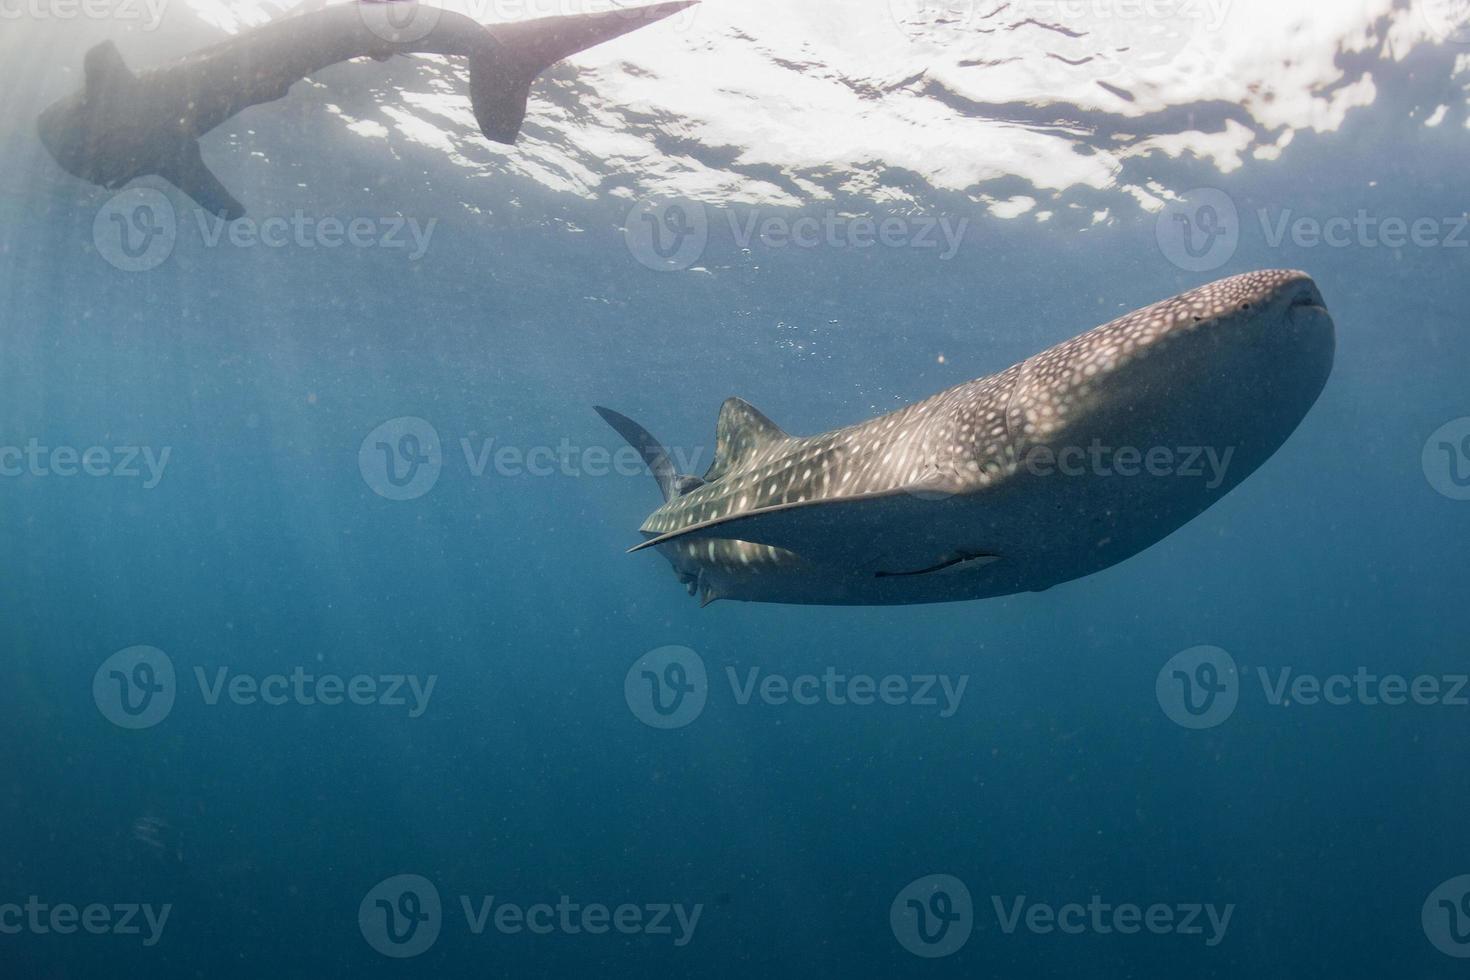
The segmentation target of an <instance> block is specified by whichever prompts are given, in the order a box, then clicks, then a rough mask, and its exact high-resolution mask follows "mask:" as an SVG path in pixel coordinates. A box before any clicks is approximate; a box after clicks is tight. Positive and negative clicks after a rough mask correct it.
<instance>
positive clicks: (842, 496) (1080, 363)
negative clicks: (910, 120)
mask: <svg viewBox="0 0 1470 980" xmlns="http://www.w3.org/2000/svg"><path fill="white" fill-rule="evenodd" d="M1334 347H1335V340H1334V327H1333V322H1332V318H1331V316H1330V315H1329V314H1328V312H1327V310H1326V308H1325V306H1324V305H1323V301H1322V296H1321V293H1320V292H1318V290H1317V287H1316V285H1315V284H1314V283H1313V282H1312V280H1311V278H1309V277H1308V276H1307V275H1305V274H1304V273H1300V272H1291V271H1280V270H1277V271H1263V272H1253V273H1249V274H1246V275H1242V276H1236V277H1234V278H1230V279H1223V280H1220V281H1219V282H1215V283H1212V284H1211V285H1208V286H1204V287H1202V288H1200V289H1196V290H1193V291H1191V292H1187V293H1184V294H1183V295H1180V296H1176V297H1174V298H1173V299H1169V300H1165V301H1163V302H1161V303H1157V304H1155V305H1153V306H1149V307H1146V308H1145V309H1141V310H1138V311H1137V312H1135V313H1130V314H1128V315H1127V316H1124V317H1122V318H1121V319H1118V320H1115V321H1113V322H1111V323H1108V324H1105V325H1103V326H1100V327H1097V328H1096V329H1094V330H1090V331H1088V332H1087V333H1084V334H1082V335H1080V336H1078V337H1074V338H1073V339H1071V340H1069V341H1067V342H1065V343H1063V344H1059V345H1058V346H1056V347H1053V348H1051V349H1050V350H1047V351H1045V352H1043V353H1041V354H1037V355H1036V356H1035V357H1032V358H1030V359H1028V360H1026V361H1023V362H1021V363H1020V364H1016V365H1014V366H1012V367H1010V368H1008V369H1006V370H1005V371H1002V372H1000V373H999V374H993V375H990V376H989V377H985V378H980V379H979V380H976V381H971V382H968V383H966V384H962V385H959V386H958V387H955V388H951V389H950V390H948V391H945V392H941V393H940V394H938V395H935V396H933V397H932V398H929V399H926V400H925V401H922V402H919V403H917V404H914V405H910V406H908V407H907V408H902V409H899V410H898V411H896V412H892V413H890V414H888V415H884V416H881V417H880V418H876V419H873V420H872V421H869V422H864V423H862V424H860V425H854V426H849V427H848V428H845V429H838V430H836V431H833V432H828V433H825V434H823V435H818V436H811V437H808V438H798V437H793V436H789V435H787V434H786V433H784V432H782V431H781V430H780V429H779V428H777V427H776V426H775V425H774V424H773V423H772V422H771V421H770V420H769V419H767V418H766V417H765V416H763V415H761V414H760V413H759V412H757V411H756V410H755V409H754V408H752V407H750V406H749V405H748V404H746V403H745V402H743V401H741V400H739V399H733V398H732V399H730V400H729V401H727V402H726V403H725V405H724V407H723V408H722V409H721V412H720V417H719V421H718V424H717V427H716V428H717V432H716V457H715V462H714V465H713V466H712V467H711V469H710V471H709V472H708V473H706V474H705V475H704V477H703V479H702V480H701V479H698V478H694V477H683V478H680V477H677V476H676V475H674V474H673V471H672V467H671V466H669V465H668V460H667V455H666V454H664V453H663V450H662V449H661V448H659V446H658V443H657V441H656V440H654V439H653V438H652V437H651V436H648V434H647V433H646V432H644V431H643V430H642V429H641V428H640V427H638V426H637V425H636V424H635V423H632V422H631V421H630V420H628V419H626V418H624V417H622V416H620V415H617V414H616V413H613V412H609V411H607V410H606V409H599V411H600V412H602V413H603V416H604V418H607V419H608V420H609V421H610V422H612V423H613V424H614V427H615V428H617V429H618V430H619V431H620V432H623V433H624V435H625V436H629V437H630V441H632V442H633V443H634V445H635V446H637V447H638V448H639V449H640V450H641V451H642V452H643V454H644V457H645V459H648V460H649V463H650V465H651V466H652V467H653V468H654V470H655V473H656V474H659V473H662V475H661V476H660V485H661V486H663V487H664V489H665V494H666V497H667V502H666V503H665V504H664V506H662V507H660V508H659V509H658V510H656V511H655V512H654V513H653V514H652V516H650V517H649V518H648V520H647V521H646V522H645V523H644V525H643V528H642V530H643V533H644V534H645V535H646V536H647V538H648V540H646V541H645V542H644V543H643V544H641V545H638V546H637V547H636V548H634V549H633V550H634V551H637V550H641V549H643V548H650V547H651V548H656V549H657V550H658V551H660V552H661V553H662V554H663V555H664V556H665V557H666V558H668V560H669V561H670V562H671V563H672V564H673V566H674V570H675V572H676V573H677V574H678V576H679V578H680V580H681V581H682V582H684V583H685V584H686V585H687V586H688V587H689V591H690V592H691V594H697V595H699V596H700V597H701V599H702V600H703V602H705V603H708V602H711V601H714V600H716V599H738V600H746V601H752V602H787V603H820V604H835V605H888V604H903V603H920V602H949V601H956V600H964V599H979V598H985V597H989V596H1000V595H1007V594H1011V593H1015V592H1024V591H1040V590H1043V589H1047V588H1050V587H1051V586H1054V585H1057V584H1058V583H1061V582H1067V581H1070V580H1072V579H1076V578H1079V577H1081V576H1084V575H1089V574H1091V573H1093V572H1097V571H1100V570H1102V569H1105V568H1108V567H1109V566H1111V565H1115V564H1117V563H1118V562H1120V561H1122V560H1124V559H1125V558H1128V557H1130V556H1132V555H1135V554H1137V553H1138V552H1140V551H1142V550H1144V549H1145V548H1147V547H1149V546H1150V545H1152V544H1154V543H1155V542H1157V541H1159V540H1161V539H1163V538H1164V537H1166V536H1168V535H1169V534H1171V533H1172V532H1173V531H1175V530H1176V529H1178V528H1179V527H1181V526H1183V525H1184V524H1186V523H1187V522H1189V521H1190V520H1191V519H1193V518H1194V517H1195V516H1197V515H1198V514H1200V513H1201V512H1203V511H1204V510H1205V509H1206V508H1208V507H1209V506H1210V505H1211V504H1213V503H1214V502H1215V501H1217V500H1219V499H1220V498H1221V497H1223V496H1224V495H1225V494H1226V493H1228V492H1229V491H1230V490H1231V489H1232V488H1234V487H1235V486H1236V485H1238V484H1239V483H1240V482H1241V481H1242V480H1244V479H1245V478H1246V477H1247V476H1248V475H1249V474H1250V473H1252V472H1253V471H1254V470H1256V469H1257V468H1258V467H1259V466H1260V465H1261V464H1262V463H1264V462H1265V461H1266V460H1267V459H1268V458H1269V457H1270V456H1271V455H1272V454H1273V453H1274V452H1275V451H1276V450H1277V449H1278V448H1280V446H1281V445H1282V444H1283V443H1284V442H1285V441H1286V439H1287V437H1288V436H1289V435H1290V434H1291V433H1292V431H1293V430H1294V429H1295V428H1296V427H1297V425H1298V424H1299V423H1300V422H1301V421H1302V419H1303V418H1304V417H1305V416H1306V414H1307V411H1308V410H1309V409H1310V408H1311V406H1312V404H1313V403H1314V402H1315V401H1316V399H1317V396H1318V395H1319V394H1320V393H1321V391H1322V388H1323V386H1324V385H1325V384H1326V382H1327V378H1328V375H1329V374H1330V373H1331V370H1332V361H1333V352H1334ZM1094 447H1096V448H1097V449H1100V450H1105V451H1106V453H1105V454H1099V455H1097V456H1095V455H1094ZM1156 448H1157V449H1160V450H1164V449H1167V450H1171V451H1175V453H1174V458H1173V460H1172V463H1171V464H1169V465H1168V466H1164V465H1154V466H1149V465H1147V463H1146V460H1147V459H1148V454H1149V453H1150V451H1151V450H1153V449H1156ZM1194 448H1198V449H1200V450H1209V451H1211V452H1213V453H1214V456H1213V457H1208V456H1205V455H1203V454H1202V455H1201V456H1199V457H1198V459H1197V460H1196V461H1195V463H1194V464H1192V465H1190V466H1186V465H1185V464H1186V460H1185V456H1186V455H1187V454H1188V452H1189V451H1190V450H1192V449H1194ZM1125 451H1130V452H1125ZM1131 451H1136V452H1137V453H1138V457H1137V460H1136V461H1135V458H1134V457H1133V455H1132V452H1131ZM660 457H662V459H660ZM1095 458H1100V459H1101V460H1102V466H1101V467H1099V466H1097V465H1095V464H1094V463H1093V460H1094V459H1095ZM1162 458H1163V457H1162V456H1159V457H1157V458H1156V460H1155V463H1160V462H1161V461H1162ZM1211 458H1212V459H1213V460H1214V461H1215V464H1214V465H1215V469H1216V470H1217V471H1219V472H1214V473H1212V472H1211V471H1210V470H1209V469H1208V468H1207V467H1206V465H1205V461H1206V460H1207V459H1211ZM1222 460H1224V461H1228V465H1225V466H1224V467H1223V468H1221V467H1220V466H1218V463H1219V462H1220V461H1222ZM1194 466H1197V467H1198V469H1199V472H1198V473H1195V472H1192V469H1193V467H1194ZM1222 469H1223V471H1220V470H1222ZM1120 471H1121V472H1120ZM1135 471H1136V472H1135ZM1123 473H1130V474H1134V475H1123ZM680 480H682V481H684V482H683V483H680V482H679V481H680Z"/></svg>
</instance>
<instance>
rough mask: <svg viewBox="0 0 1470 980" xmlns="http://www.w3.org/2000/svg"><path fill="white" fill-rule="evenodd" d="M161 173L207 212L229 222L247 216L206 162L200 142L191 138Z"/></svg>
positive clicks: (160, 170) (241, 205)
mask: <svg viewBox="0 0 1470 980" xmlns="http://www.w3.org/2000/svg"><path fill="white" fill-rule="evenodd" d="M158 175H159V176H160V177H162V178H163V179H164V180H167V181H168V182H169V183H171V184H173V185H174V186H175V187H177V188H178V189H179V190H181V191H183V192H184V193H185V194H188V195H189V196H190V197H192V198H193V199H194V202H195V203H196V204H198V205H199V206H200V207H201V208H203V209H204V210H205V211H208V212H209V213H210V214H213V215H217V216H218V217H221V218H223V219H224V220H226V221H234V220H235V219H236V218H243V217H245V206H244V205H243V204H241V203H240V202H239V201H237V200H235V197H234V195H233V194H231V193H230V192H229V191H227V190H225V185H224V184H221V183H220V182H219V178H218V177H216V176H215V175H214V173H213V171H211V170H210V169H209V167H208V166H207V165H206V164H205V162H204V157H203V156H202V155H201V154H200V152H199V141H198V140H191V141H190V142H189V144H188V145H187V146H185V147H184V148H183V149H182V150H181V151H180V153H179V155H178V157H177V158H175V159H174V160H173V161H172V162H171V163H170V164H168V165H166V166H163V167H160V168H159V171H158Z"/></svg>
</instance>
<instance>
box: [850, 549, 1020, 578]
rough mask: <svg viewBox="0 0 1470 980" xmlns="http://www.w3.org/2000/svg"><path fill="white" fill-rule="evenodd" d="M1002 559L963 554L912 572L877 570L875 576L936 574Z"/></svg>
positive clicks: (981, 566) (907, 576) (997, 556)
mask: <svg viewBox="0 0 1470 980" xmlns="http://www.w3.org/2000/svg"><path fill="white" fill-rule="evenodd" d="M998 561H1000V556H999V555H986V554H968V553H966V554H961V555H957V556H955V557H954V558H951V559H949V560H948V561H942V562H940V563H939V564H937V565H931V566H929V567H928V568H920V569H916V570H915V571H912V572H876V573H874V575H873V577H874V578H912V577H914V576H916V575H934V574H938V573H940V572H949V573H953V572H959V571H970V570H971V569H972V568H983V567H984V566H986V565H990V564H994V563H995V562H998Z"/></svg>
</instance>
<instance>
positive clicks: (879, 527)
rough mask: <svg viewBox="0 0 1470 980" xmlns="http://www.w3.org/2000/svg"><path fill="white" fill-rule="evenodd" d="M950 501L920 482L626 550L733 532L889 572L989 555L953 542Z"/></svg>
mask: <svg viewBox="0 0 1470 980" xmlns="http://www.w3.org/2000/svg"><path fill="white" fill-rule="evenodd" d="M950 499H952V498H940V499H936V498H935V497H934V496H933V495H932V494H931V493H929V492H928V491H925V490H923V489H922V488H919V489H916V490H902V489H900V490H888V491H883V492H879V493H868V494H858V495H854V496H850V497H839V498H836V499H830V500H808V501H803V502H800V503H789V504H777V505H776V506H774V507H766V508H763V509H761V510H755V511H747V512H746V513H743V514H731V515H730V516H728V517H721V518H715V519H713V520H709V521H704V522H702V523H699V524H692V525H690V526H689V527H684V528H680V529H678V530H676V531H669V532H668V533H666V534H659V535H656V536H654V537H651V538H649V539H648V540H647V541H644V542H643V543H642V544H639V545H635V546H634V547H632V548H629V549H628V551H629V552H630V553H631V552H634V551H642V550H644V549H645V548H655V547H658V546H659V545H662V544H668V543H670V542H673V541H690V542H693V541H699V540H704V539H708V538H734V539H736V540H740V541H749V542H751V543H752V544H763V545H769V546H771V547H773V548H780V549H782V550H784V551H790V552H794V553H796V554H798V555H800V556H801V557H802V558H803V559H805V560H807V561H810V562H814V563H817V564H822V565H841V566H844V567H846V568H849V569H851V570H853V571H871V572H873V573H875V574H876V573H878V572H885V573H888V574H890V575H891V574H894V573H895V572H897V573H904V572H908V571H922V572H930V571H939V570H940V566H945V567H947V566H948V565H950V564H953V563H955V562H954V561H953V560H954V559H956V558H959V559H960V560H968V559H969V558H979V557H991V556H992V554H993V552H991V550H990V549H989V548H985V547H979V546H977V543H976V542H972V541H955V540H952V537H951V536H952V535H953V534H955V533H956V531H955V529H954V522H953V521H952V520H950V519H949V518H948V515H947V514H946V513H945V510H946V508H947V507H948V506H949V500H950ZM645 533H648V532H645Z"/></svg>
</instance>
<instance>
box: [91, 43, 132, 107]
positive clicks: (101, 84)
mask: <svg viewBox="0 0 1470 980" xmlns="http://www.w3.org/2000/svg"><path fill="white" fill-rule="evenodd" d="M82 74H83V77H84V78H85V79H86V82H85V84H86V86H87V95H88V96H89V97H93V96H99V95H105V94H107V93H109V92H114V93H115V92H116V91H117V90H118V89H119V88H120V87H123V86H127V85H131V84H132V83H133V81H134V78H135V76H134V75H133V72H132V69H130V68H128V65H127V62H125V61H123V56H122V52H120V51H118V50H117V45H116V44H113V43H112V42H111V41H103V42H102V43H101V44H96V45H93V46H92V47H91V48H90V49H88V51H87V54H86V57H85V59H83V61H82Z"/></svg>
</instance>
